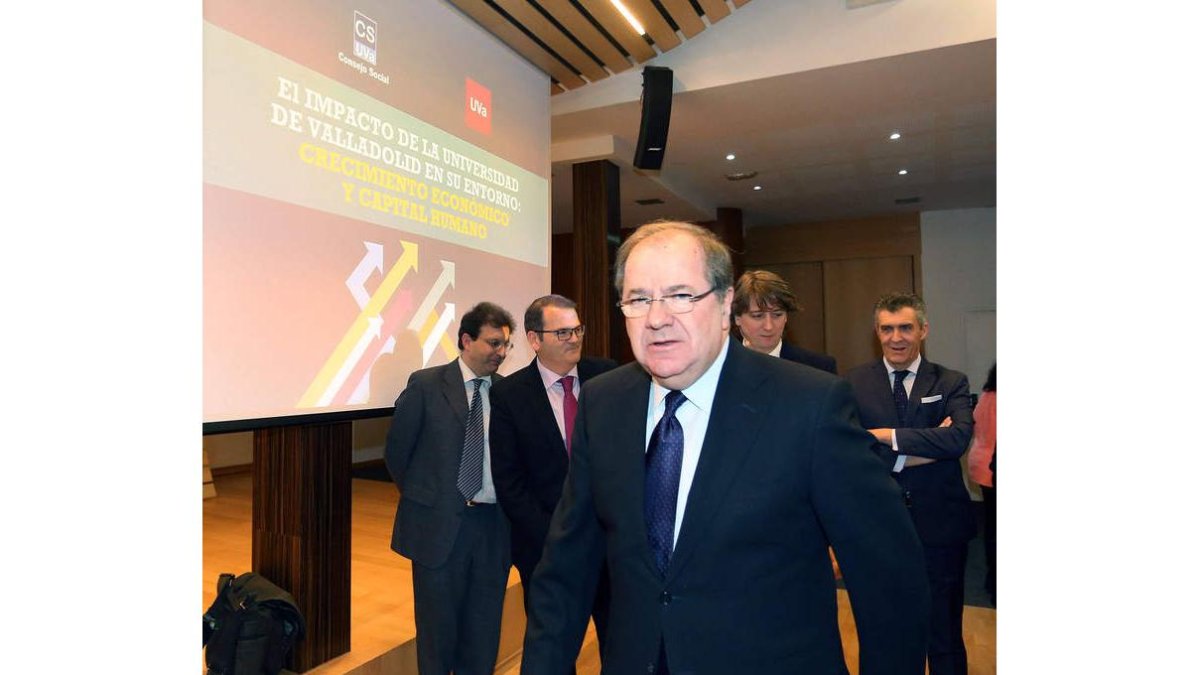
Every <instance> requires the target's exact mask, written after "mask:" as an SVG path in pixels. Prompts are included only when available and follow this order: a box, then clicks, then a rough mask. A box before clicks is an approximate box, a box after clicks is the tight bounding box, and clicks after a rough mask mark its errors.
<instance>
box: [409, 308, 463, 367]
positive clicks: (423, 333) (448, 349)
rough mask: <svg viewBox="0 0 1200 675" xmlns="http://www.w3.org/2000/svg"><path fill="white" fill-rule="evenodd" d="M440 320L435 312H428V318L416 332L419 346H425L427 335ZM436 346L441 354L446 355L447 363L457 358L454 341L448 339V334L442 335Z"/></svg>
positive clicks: (456, 348) (439, 316) (456, 346)
mask: <svg viewBox="0 0 1200 675" xmlns="http://www.w3.org/2000/svg"><path fill="white" fill-rule="evenodd" d="M440 318H441V315H439V314H438V313H437V311H432V312H430V313H429V316H427V317H426V318H425V324H424V325H422V326H421V329H420V330H419V331H417V339H418V340H419V341H420V343H421V344H425V341H426V340H428V339H429V334H430V333H432V332H433V329H434V328H436V327H437V323H438V319H440ZM438 346H439V347H441V348H442V353H443V354H445V355H446V360H447V361H453V360H454V359H456V358H458V345H457V344H455V342H454V340H451V339H450V334H449V333H442V337H441V340H439V341H438Z"/></svg>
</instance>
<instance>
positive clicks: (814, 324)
mask: <svg viewBox="0 0 1200 675" xmlns="http://www.w3.org/2000/svg"><path fill="white" fill-rule="evenodd" d="M753 269H763V270H768V271H771V272H774V273H776V274H778V275H779V276H781V277H783V280H784V281H786V282H787V284H788V286H791V287H792V292H793V293H795V294H796V300H797V301H798V303H799V305H800V307H799V308H798V309H797V310H796V311H795V312H793V313H792V314H791V316H789V317H788V323H787V330H786V331H785V332H784V336H783V339H784V340H786V341H787V342H790V343H792V344H794V345H799V346H801V347H804V348H805V349H811V350H813V351H817V352H821V353H823V354H824V353H827V352H826V351H825V278H824V273H823V271H822V263H819V262H805V263H792V264H789V265H761V266H759V267H757V268H753ZM838 366H839V367H840V366H841V362H839V363H838Z"/></svg>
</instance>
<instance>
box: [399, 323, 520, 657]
mask: <svg viewBox="0 0 1200 675" xmlns="http://www.w3.org/2000/svg"><path fill="white" fill-rule="evenodd" d="M512 330H513V320H512V316H511V315H510V314H509V313H508V312H507V311H505V310H504V309H503V308H501V307H499V306H497V305H494V304H492V303H490V302H481V303H479V304H478V305H476V306H475V307H473V308H472V309H471V311H469V312H467V313H466V314H464V315H463V318H462V323H461V324H460V326H459V329H458V348H459V351H460V352H461V355H460V357H459V358H457V359H455V360H454V361H451V362H450V363H448V364H446V365H444V366H435V367H433V368H426V369H424V370H419V371H417V372H415V373H413V374H412V376H411V377H409V378H408V385H407V386H406V387H405V388H404V391H403V392H401V394H400V397H399V398H397V399H396V411H395V413H394V415H393V417H392V426H391V428H390V429H389V431H388V436H387V446H386V448H385V452H384V459H385V460H386V461H387V467H388V471H389V472H391V474H392V479H393V480H395V481H396V487H397V488H399V489H400V504H399V506H398V507H397V509H396V523H395V526H394V527H393V529H392V550H394V551H396V552H397V553H399V554H400V555H402V556H404V557H405V558H408V559H410V560H411V561H412V575H413V600H414V615H415V618H416V624H417V666H418V670H419V671H420V673H421V675H446V674H447V673H450V672H451V671H453V672H454V673H455V675H490V674H491V673H492V671H493V670H494V669H495V666H496V653H497V651H498V650H499V646H500V616H501V613H502V611H503V608H504V593H505V589H506V588H507V586H508V570H509V567H510V566H511V564H512V562H511V553H510V549H509V528H508V521H507V519H506V518H505V517H504V512H503V511H502V510H501V509H500V507H498V506H497V505H496V490H495V488H494V487H493V485H492V473H491V470H490V469H489V464H490V453H489V451H488V437H487V421H488V417H489V413H490V410H489V409H490V404H489V392H490V389H491V386H492V383H493V382H495V381H499V380H500V379H501V376H500V375H499V374H498V373H496V370H497V369H498V368H499V367H500V364H501V363H502V362H503V361H504V357H505V356H507V355H508V349H509V347H511V346H512V345H511V343H510V342H509V338H510V336H511V334H512Z"/></svg>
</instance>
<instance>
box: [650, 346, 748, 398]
mask: <svg viewBox="0 0 1200 675" xmlns="http://www.w3.org/2000/svg"><path fill="white" fill-rule="evenodd" d="M728 354H729V336H728V335H727V336H725V342H723V343H722V344H721V351H720V352H719V353H718V354H717V358H716V360H715V361H713V362H712V365H710V366H709V367H708V370H706V371H704V374H703V375H701V376H700V377H699V378H697V380H696V381H695V382H693V383H692V386H690V387H688V388H686V389H684V390H683V395H684V396H686V397H687V400H689V401H691V402H692V404H694V405H695V406H696V407H697V408H700V409H701V410H704V411H710V410H712V404H713V399H714V398H716V396H717V382H718V381H719V380H720V379H721V368H722V367H723V366H724V365H725V357H726V356H728ZM651 384H652V385H653V388H654V406H655V409H657V408H658V406H659V405H661V404H662V402H663V399H664V398H666V397H667V393H668V392H670V391H671V390H670V389H667V388H666V387H664V386H662V385H660V384H659V383H657V382H654V381H653V380H651Z"/></svg>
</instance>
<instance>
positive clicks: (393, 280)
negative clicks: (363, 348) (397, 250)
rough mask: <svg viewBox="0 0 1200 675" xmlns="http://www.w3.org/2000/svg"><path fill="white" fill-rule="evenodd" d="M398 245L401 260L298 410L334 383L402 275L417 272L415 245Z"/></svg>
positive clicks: (357, 320) (327, 362)
mask: <svg viewBox="0 0 1200 675" xmlns="http://www.w3.org/2000/svg"><path fill="white" fill-rule="evenodd" d="M400 246H401V248H402V249H403V253H401V255H400V259H399V260H397V261H396V264H395V265H392V269H390V270H388V273H387V276H386V277H384V278H383V281H382V282H381V283H380V284H379V288H377V289H375V293H374V294H373V295H372V296H371V299H370V300H369V301H368V302H367V304H366V305H364V306H363V308H362V311H360V312H359V313H358V318H356V319H355V320H354V323H352V324H350V329H349V330H347V331H346V335H345V336H343V337H342V341H341V342H339V343H338V345H337V347H335V348H334V350H333V353H332V354H330V355H329V358H328V359H326V361H325V365H324V366H322V367H321V370H320V372H318V373H317V377H316V378H315V379H314V380H313V381H312V384H310V385H308V391H306V392H304V396H303V397H301V399H300V402H299V403H297V404H296V405H297V407H300V408H311V407H313V406H315V405H316V404H317V401H319V400H320V399H321V395H322V394H323V393H325V390H326V389H328V388H329V386H330V384H331V383H332V382H333V379H334V376H335V375H336V374H337V372H338V370H340V369H341V367H342V364H343V362H344V361H345V360H346V358H347V357H349V356H350V354H351V352H353V351H354V346H355V345H356V344H358V341H359V340H360V339H361V338H362V336H363V334H364V333H366V332H367V330H369V329H370V319H373V318H376V317H378V316H379V313H380V312H381V311H383V308H384V307H385V306H386V305H387V303H388V301H389V300H391V299H392V295H393V294H395V292H396V289H397V288H399V287H400V282H401V281H403V280H404V276H405V275H406V274H408V271H409V270H410V269H411V270H413V271H416V269H417V245H416V244H414V243H411V242H407V241H402V242H400Z"/></svg>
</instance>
